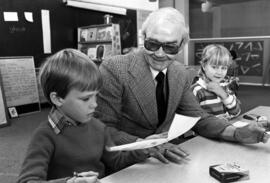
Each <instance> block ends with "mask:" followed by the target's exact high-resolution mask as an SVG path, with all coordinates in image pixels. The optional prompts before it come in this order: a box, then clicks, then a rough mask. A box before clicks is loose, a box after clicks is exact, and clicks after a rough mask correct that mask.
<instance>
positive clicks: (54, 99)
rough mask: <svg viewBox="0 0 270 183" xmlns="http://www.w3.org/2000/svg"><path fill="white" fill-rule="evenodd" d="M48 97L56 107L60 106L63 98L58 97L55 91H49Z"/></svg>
mask: <svg viewBox="0 0 270 183" xmlns="http://www.w3.org/2000/svg"><path fill="white" fill-rule="evenodd" d="M50 99H51V101H52V103H53V104H54V105H55V106H57V107H61V106H62V104H63V99H62V98H61V97H59V96H58V95H57V93H56V92H51V93H50Z"/></svg>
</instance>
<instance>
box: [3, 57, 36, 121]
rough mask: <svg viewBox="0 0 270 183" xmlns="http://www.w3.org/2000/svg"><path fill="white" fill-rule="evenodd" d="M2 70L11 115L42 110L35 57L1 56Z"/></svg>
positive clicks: (17, 115)
mask: <svg viewBox="0 0 270 183" xmlns="http://www.w3.org/2000/svg"><path fill="white" fill-rule="evenodd" d="M0 71H1V77H2V82H3V90H4V94H5V99H6V103H7V108H8V114H9V115H10V117H12V118H14V117H19V116H20V115H23V114H27V113H31V112H36V111H40V101H39V93H38V85H37V79H36V72H35V65H34V58H33V57H32V56H24V57H0Z"/></svg>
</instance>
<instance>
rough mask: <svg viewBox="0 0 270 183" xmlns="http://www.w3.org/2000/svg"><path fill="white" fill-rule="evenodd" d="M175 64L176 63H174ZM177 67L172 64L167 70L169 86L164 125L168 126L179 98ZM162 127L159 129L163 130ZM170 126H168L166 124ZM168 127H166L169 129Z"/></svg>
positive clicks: (179, 83)
mask: <svg viewBox="0 0 270 183" xmlns="http://www.w3.org/2000/svg"><path fill="white" fill-rule="evenodd" d="M175 62H176V61H175ZM177 68H178V67H175V66H174V63H172V64H171V65H170V66H169V67H168V70H167V77H168V85H169V92H168V93H169V96H168V105H167V114H166V118H165V121H166V122H165V123H163V124H164V125H166V124H168V123H167V121H168V120H172V119H171V117H172V116H174V113H175V109H176V107H177V106H178V102H179V101H180V100H179V98H180V97H181V94H180V93H179V87H180V85H181V82H180V78H178V77H179V72H180V71H179V70H178V69H177ZM164 125H161V128H164ZM168 125H169V126H170V124H168ZM169 126H168V127H169Z"/></svg>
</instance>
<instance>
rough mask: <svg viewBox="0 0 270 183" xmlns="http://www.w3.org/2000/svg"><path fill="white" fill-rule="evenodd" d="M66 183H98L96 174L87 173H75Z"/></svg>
mask: <svg viewBox="0 0 270 183" xmlns="http://www.w3.org/2000/svg"><path fill="white" fill-rule="evenodd" d="M67 183H100V181H99V180H98V173H97V172H93V171H89V172H81V173H75V175H74V176H73V177H72V178H70V179H68V180H67Z"/></svg>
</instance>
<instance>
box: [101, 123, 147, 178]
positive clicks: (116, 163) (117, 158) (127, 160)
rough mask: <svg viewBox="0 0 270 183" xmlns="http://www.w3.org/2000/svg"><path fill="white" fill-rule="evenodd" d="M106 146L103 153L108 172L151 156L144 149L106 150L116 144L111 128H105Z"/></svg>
mask: <svg viewBox="0 0 270 183" xmlns="http://www.w3.org/2000/svg"><path fill="white" fill-rule="evenodd" d="M105 144H106V145H105V147H104V151H103V155H102V161H103V162H104V164H105V166H106V174H107V175H108V174H111V173H114V172H116V171H119V170H121V169H123V168H126V167H128V166H130V165H133V164H135V163H138V162H142V161H144V160H145V159H146V158H148V157H149V155H148V154H147V153H145V151H143V150H136V151H112V152H109V151H107V150H106V147H111V146H114V143H113V141H112V138H111V135H110V131H109V128H108V127H106V129H105Z"/></svg>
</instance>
